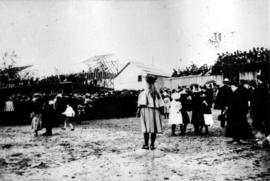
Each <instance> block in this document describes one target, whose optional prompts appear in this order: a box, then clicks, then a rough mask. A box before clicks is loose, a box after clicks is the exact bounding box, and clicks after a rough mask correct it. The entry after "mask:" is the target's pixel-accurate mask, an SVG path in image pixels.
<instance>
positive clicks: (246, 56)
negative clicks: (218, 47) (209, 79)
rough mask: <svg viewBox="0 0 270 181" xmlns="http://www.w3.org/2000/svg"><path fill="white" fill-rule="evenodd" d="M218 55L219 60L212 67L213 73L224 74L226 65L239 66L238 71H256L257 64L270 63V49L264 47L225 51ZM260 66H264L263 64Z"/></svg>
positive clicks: (230, 66)
mask: <svg viewBox="0 0 270 181" xmlns="http://www.w3.org/2000/svg"><path fill="white" fill-rule="evenodd" d="M217 56H218V58H217V61H216V63H215V64H214V65H213V67H212V74H222V72H224V66H229V68H233V67H234V68H237V69H238V71H239V70H242V71H254V70H256V69H257V68H258V67H257V66H259V65H265V63H269V60H270V50H269V49H267V48H264V47H257V48H253V49H252V50H248V51H240V50H237V51H235V52H232V53H229V52H225V53H222V54H218V55H217ZM255 65H256V66H255ZM260 68H263V67H262V66H261V67H260Z"/></svg>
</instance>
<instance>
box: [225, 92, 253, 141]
mask: <svg viewBox="0 0 270 181" xmlns="http://www.w3.org/2000/svg"><path fill="white" fill-rule="evenodd" d="M248 97H249V94H248V90H247V89H245V88H244V87H238V88H237V89H236V90H235V92H233V94H232V97H231V99H230V100H229V104H228V114H227V116H228V118H227V119H228V120H227V123H228V124H227V128H226V136H228V137H232V138H235V139H249V138H251V137H252V133H251V129H250V126H249V124H248V122H247V118H246V116H247V113H248V101H249V100H248Z"/></svg>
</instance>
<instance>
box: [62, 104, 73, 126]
mask: <svg viewBox="0 0 270 181" xmlns="http://www.w3.org/2000/svg"><path fill="white" fill-rule="evenodd" d="M62 114H64V115H65V116H66V119H65V122H64V127H63V129H66V127H67V124H68V125H69V126H70V128H71V131H73V130H74V127H73V125H72V123H71V120H72V119H73V118H74V116H75V112H74V110H73V108H72V107H71V106H70V104H69V103H68V104H67V107H66V110H65V112H63V113H62Z"/></svg>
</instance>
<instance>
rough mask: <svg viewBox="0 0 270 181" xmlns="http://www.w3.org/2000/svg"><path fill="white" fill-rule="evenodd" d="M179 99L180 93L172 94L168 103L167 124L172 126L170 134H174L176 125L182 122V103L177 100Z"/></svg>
mask: <svg viewBox="0 0 270 181" xmlns="http://www.w3.org/2000/svg"><path fill="white" fill-rule="evenodd" d="M179 99H180V94H178V93H173V94H172V102H171V103H170V116H169V125H171V126H172V136H175V129H176V125H178V124H179V125H182V124H183V118H182V114H181V109H182V105H181V103H180V102H179V101H178V100H179Z"/></svg>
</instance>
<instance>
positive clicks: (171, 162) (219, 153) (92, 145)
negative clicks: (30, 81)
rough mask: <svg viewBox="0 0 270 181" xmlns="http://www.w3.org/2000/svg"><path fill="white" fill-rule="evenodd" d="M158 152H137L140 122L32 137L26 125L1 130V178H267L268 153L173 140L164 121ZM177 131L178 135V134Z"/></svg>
mask: <svg viewBox="0 0 270 181" xmlns="http://www.w3.org/2000/svg"><path fill="white" fill-rule="evenodd" d="M164 124H165V126H164V128H165V130H164V133H163V134H160V135H158V137H157V145H156V146H157V149H156V150H154V151H146V150H142V149H140V148H141V146H142V144H143V137H142V134H141V131H140V121H139V119H138V118H128V119H111V120H96V121H89V122H84V124H83V125H77V126H76V128H75V131H70V130H68V129H67V130H65V131H64V130H61V129H60V128H55V129H54V130H53V132H54V135H53V136H51V137H44V136H39V137H34V136H33V132H32V130H31V129H30V126H16V127H15V126H14V127H1V128H0V138H1V139H0V180H14V181H15V180H16V181H17V180H27V181H30V180H97V181H100V180H134V181H135V180H145V181H146V180H207V181H209V180H269V179H270V156H269V153H270V152H269V150H267V149H260V148H257V147H254V146H253V145H252V143H250V144H248V145H231V144H227V143H226V142H225V140H226V138H225V137H224V136H223V130H222V129H220V128H219V122H218V121H215V125H214V126H213V127H211V128H210V135H208V136H193V128H192V127H191V126H189V127H188V133H187V135H186V136H177V137H171V136H170V134H171V132H170V127H169V126H168V124H167V121H164ZM177 133H178V132H177Z"/></svg>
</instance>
